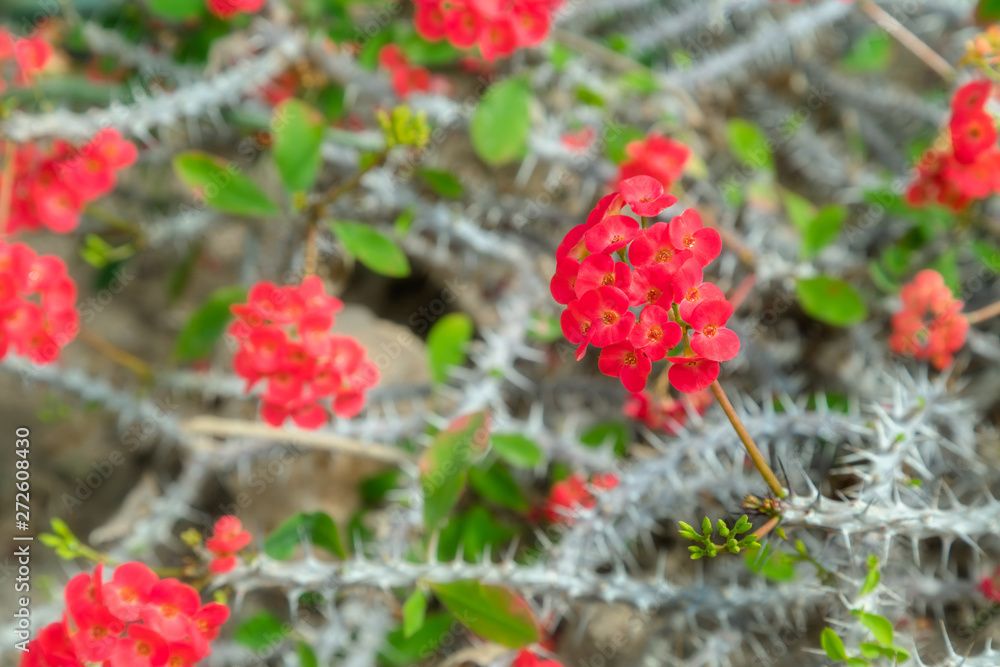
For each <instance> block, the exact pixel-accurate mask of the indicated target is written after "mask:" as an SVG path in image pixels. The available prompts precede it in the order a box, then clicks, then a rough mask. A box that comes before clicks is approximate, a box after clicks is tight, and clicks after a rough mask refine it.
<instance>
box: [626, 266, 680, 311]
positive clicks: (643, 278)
mask: <svg viewBox="0 0 1000 667" xmlns="http://www.w3.org/2000/svg"><path fill="white" fill-rule="evenodd" d="M673 296H674V271H671V269H670V267H668V266H665V265H663V264H649V265H646V266H643V267H641V268H639V269H637V270H636V272H635V274H634V275H633V276H632V285H631V287H630V289H629V303H630V305H633V306H641V305H643V304H648V305H654V304H656V305H660V306H664V307H669V306H670V304H671V303H673ZM664 297H666V298H665V299H664Z"/></svg>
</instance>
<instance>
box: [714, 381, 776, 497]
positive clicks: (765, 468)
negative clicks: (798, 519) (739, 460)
mask: <svg viewBox="0 0 1000 667" xmlns="http://www.w3.org/2000/svg"><path fill="white" fill-rule="evenodd" d="M711 389H712V393H713V394H715V399H716V400H717V401H719V405H720V406H721V407H722V411H723V412H725V413H726V416H727V417H729V423H731V424H732V425H733V428H734V429H735V430H736V435H738V436H739V437H740V440H742V441H743V446H744V447H746V448H747V453H748V454H749V455H750V458H751V459H753V464H754V465H755V466H757V470H758V471H759V472H760V474H761V476H762V477H763V478H764V481H765V482H767V485H768V486H769V487H771V491H773V492H774V495H775V496H777V497H778V498H785V497H786V496H787V495H788V494H787V493H786V492H785V490H784V489H783V488H782V487H781V483H780V482H779V481H778V478H777V476H775V474H774V471H773V470H771V466H769V465H768V464H767V461H765V460H764V455H763V454H761V453H760V450H759V449H757V445H756V443H754V441H753V438H751V437H750V432H749V431H747V427H746V426H744V425H743V420H741V419H740V417H739V415H737V414H736V410H735V409H734V408H733V404H732V403H730V402H729V397H728V396H726V392H725V391H723V389H722V385H721V384H719V381H718V380H716V381H715V382H713V383H712V387H711Z"/></svg>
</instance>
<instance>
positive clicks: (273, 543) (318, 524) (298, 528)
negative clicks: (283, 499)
mask: <svg viewBox="0 0 1000 667" xmlns="http://www.w3.org/2000/svg"><path fill="white" fill-rule="evenodd" d="M303 536H305V538H307V539H309V540H310V541H311V542H312V544H313V546H317V547H321V548H323V549H326V550H327V551H329V552H330V553H331V554H333V555H334V556H337V557H338V558H347V552H346V551H345V550H344V546H343V543H342V542H341V541H340V532H339V531H338V530H337V525H336V524H335V523H334V521H333V519H332V518H330V515H329V514H326V513H325V512H313V513H312V514H308V513H306V512H299V513H298V514H295V515H293V516H292V517H291V518H289V519H288V520H286V521H285V522H284V523H282V524H281V525H280V526H278V527H277V528H276V529H275V531H274V532H273V533H271V534H270V535H268V536H267V539H265V540H264V553H266V554H267V555H268V556H270V557H271V558H273V559H275V560H288V559H289V558H291V557H292V554H294V553H295V547H297V546H298V545H299V544H301V543H302V539H303Z"/></svg>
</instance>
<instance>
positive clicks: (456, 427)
mask: <svg viewBox="0 0 1000 667" xmlns="http://www.w3.org/2000/svg"><path fill="white" fill-rule="evenodd" d="M488 442H489V419H488V415H487V413H485V412H477V413H475V414H472V415H468V416H466V417H461V418H459V419H456V420H455V421H454V422H452V424H451V426H449V427H448V429H447V430H445V431H442V432H440V433H438V434H437V436H435V438H434V442H433V443H432V444H431V446H430V447H428V448H427V450H426V451H425V452H424V454H423V456H422V457H421V459H420V471H421V474H420V484H421V487H422V488H423V491H424V523H425V525H426V526H427V530H428V531H429V532H433V531H434V530H437V529H438V528H439V527H440V526H441V524H442V523H443V522H444V520H445V519H446V518H447V516H448V514H449V513H450V512H451V510H452V508H453V507H454V506H455V503H457V502H458V499H459V497H461V495H462V492H463V491H464V490H465V484H466V481H467V480H468V476H469V472H468V471H469V466H470V465H471V464H472V461H473V459H474V458H476V457H477V456H479V455H480V454H482V453H483V452H484V451H485V450H486V447H487V443H488Z"/></svg>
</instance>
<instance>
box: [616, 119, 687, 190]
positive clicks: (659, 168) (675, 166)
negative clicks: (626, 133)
mask: <svg viewBox="0 0 1000 667" xmlns="http://www.w3.org/2000/svg"><path fill="white" fill-rule="evenodd" d="M625 156H626V157H625V161H624V162H622V163H621V164H620V165H619V166H618V180H619V181H624V180H626V179H629V178H632V177H633V176H652V177H653V178H655V179H656V180H657V181H659V182H660V183H661V184H662V185H663V189H664V190H666V191H669V190H670V188H672V187H673V184H674V183H675V182H677V180H679V179H680V177H681V174H683V173H684V165H685V164H686V163H687V161H688V158H690V157H691V149H690V148H688V147H687V146H685V145H684V144H682V143H681V142H679V141H674V140H673V139H670V138H669V137H664V136H663V135H661V134H655V133H654V134H650V135H649V136H647V137H646V138H645V139H641V140H638V141H631V142H629V143H628V144H626V145H625Z"/></svg>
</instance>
